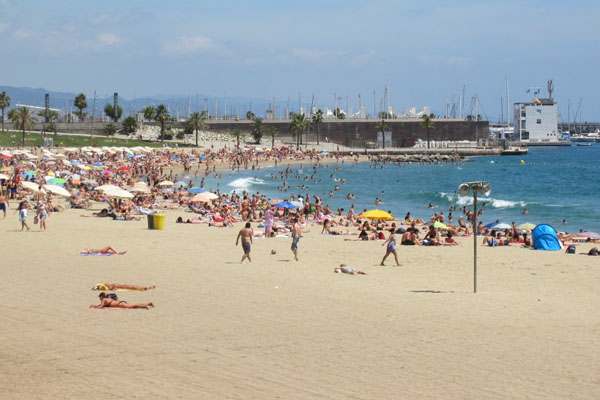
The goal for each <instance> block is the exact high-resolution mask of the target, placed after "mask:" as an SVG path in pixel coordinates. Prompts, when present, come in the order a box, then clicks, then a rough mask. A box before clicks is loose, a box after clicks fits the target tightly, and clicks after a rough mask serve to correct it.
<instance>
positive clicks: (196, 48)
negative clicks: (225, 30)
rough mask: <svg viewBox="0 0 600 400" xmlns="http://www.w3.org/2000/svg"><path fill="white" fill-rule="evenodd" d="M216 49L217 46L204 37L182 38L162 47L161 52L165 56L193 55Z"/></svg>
mask: <svg viewBox="0 0 600 400" xmlns="http://www.w3.org/2000/svg"><path fill="white" fill-rule="evenodd" d="M217 49H218V45H217V44H216V43H215V42H214V41H213V40H212V39H209V38H207V37H204V36H182V37H180V38H179V39H178V40H176V41H173V42H169V43H165V44H164V45H163V51H164V52H165V53H167V54H193V53H198V52H201V51H210V50H217Z"/></svg>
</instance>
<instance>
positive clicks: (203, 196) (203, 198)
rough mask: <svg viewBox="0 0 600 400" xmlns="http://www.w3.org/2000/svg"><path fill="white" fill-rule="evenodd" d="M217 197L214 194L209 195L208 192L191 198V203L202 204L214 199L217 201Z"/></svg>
mask: <svg viewBox="0 0 600 400" xmlns="http://www.w3.org/2000/svg"><path fill="white" fill-rule="evenodd" d="M218 198H219V196H217V195H216V194H214V193H210V192H205V193H200V194H197V195H195V196H194V197H192V198H191V201H202V202H208V201H211V200H214V199H218Z"/></svg>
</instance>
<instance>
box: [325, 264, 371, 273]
mask: <svg viewBox="0 0 600 400" xmlns="http://www.w3.org/2000/svg"><path fill="white" fill-rule="evenodd" d="M333 272H335V273H336V274H337V273H340V272H343V273H344V274H352V275H366V274H367V273H366V272H364V271H358V270H355V269H354V267H349V266H347V265H346V264H340V266H339V267H335V268H334V270H333Z"/></svg>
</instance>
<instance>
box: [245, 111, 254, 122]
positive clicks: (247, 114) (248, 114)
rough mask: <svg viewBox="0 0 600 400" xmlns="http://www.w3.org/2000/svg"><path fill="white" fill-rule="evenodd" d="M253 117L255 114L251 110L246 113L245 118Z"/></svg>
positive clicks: (250, 118) (251, 118)
mask: <svg viewBox="0 0 600 400" xmlns="http://www.w3.org/2000/svg"><path fill="white" fill-rule="evenodd" d="M254 118H256V115H255V114H254V113H253V112H252V111H248V112H247V113H246V119H249V120H253V119H254Z"/></svg>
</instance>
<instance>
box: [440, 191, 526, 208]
mask: <svg viewBox="0 0 600 400" xmlns="http://www.w3.org/2000/svg"><path fill="white" fill-rule="evenodd" d="M438 195H439V198H441V199H444V200H447V201H448V202H450V203H452V204H456V205H457V206H470V205H472V204H473V197H472V196H460V195H458V194H456V193H444V192H441V193H438ZM477 200H478V201H477V203H478V204H479V205H482V203H487V204H488V205H490V206H492V207H494V208H515V207H521V208H522V207H527V206H530V205H532V204H537V203H527V202H525V201H510V200H502V199H494V198H492V197H478V198H477Z"/></svg>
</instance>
